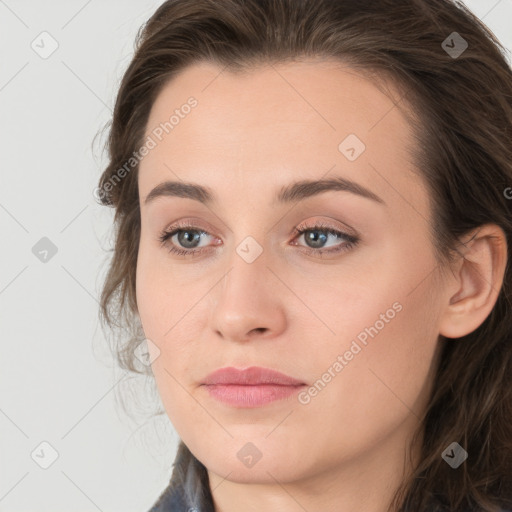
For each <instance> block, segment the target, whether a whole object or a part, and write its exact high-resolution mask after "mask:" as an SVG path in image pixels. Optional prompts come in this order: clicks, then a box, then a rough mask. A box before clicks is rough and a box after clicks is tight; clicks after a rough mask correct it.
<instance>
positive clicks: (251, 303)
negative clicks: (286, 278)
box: [211, 234, 282, 340]
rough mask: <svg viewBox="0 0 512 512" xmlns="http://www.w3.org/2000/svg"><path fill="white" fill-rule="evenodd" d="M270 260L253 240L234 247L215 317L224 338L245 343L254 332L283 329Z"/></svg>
mask: <svg viewBox="0 0 512 512" xmlns="http://www.w3.org/2000/svg"><path fill="white" fill-rule="evenodd" d="M235 236H236V234H235ZM267 256H268V254H267V252H266V249H264V247H263V245H262V244H261V243H260V242H259V241H257V240H256V238H254V237H252V236H245V237H244V238H242V240H241V241H240V242H238V243H237V244H234V245H233V250H232V253H231V254H230V255H229V257H228V258H227V260H226V272H225V275H224V277H223V279H222V280H221V283H219V288H218V290H217V293H216V294H215V297H216V299H215V306H214V307H213V309H212V317H211V319H212V328H213V329H214V330H215V331H216V332H217V333H220V334H221V335H222V336H223V337H226V338H229V339H232V340H244V339H246V338H247V336H248V334H249V332H251V331H255V330H259V331H262V330H266V329H270V330H271V331H276V330H279V329H280V328H281V327H282V326H281V324H282V319H281V320H279V318H280V315H281V313H282V312H280V310H281V308H280V307H278V305H277V304H276V294H275V286H274V285H275V283H273V282H271V281H269V279H271V277H270V274H271V273H270V272H269V271H268V269H267V268H266V266H267V264H268V257H267Z"/></svg>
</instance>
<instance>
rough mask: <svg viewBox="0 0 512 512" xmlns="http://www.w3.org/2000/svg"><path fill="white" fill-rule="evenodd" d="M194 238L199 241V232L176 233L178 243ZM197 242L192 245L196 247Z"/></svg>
mask: <svg viewBox="0 0 512 512" xmlns="http://www.w3.org/2000/svg"><path fill="white" fill-rule="evenodd" d="M188 235H191V236H188ZM191 238H192V239H194V238H196V239H197V240H196V242H198V241H199V234H198V233H194V232H192V231H182V232H181V233H179V234H178V240H179V242H180V243H183V242H189V241H190V239H191ZM184 245H185V247H187V245H186V244H184ZM196 245H197V243H196V244H194V245H193V247H196Z"/></svg>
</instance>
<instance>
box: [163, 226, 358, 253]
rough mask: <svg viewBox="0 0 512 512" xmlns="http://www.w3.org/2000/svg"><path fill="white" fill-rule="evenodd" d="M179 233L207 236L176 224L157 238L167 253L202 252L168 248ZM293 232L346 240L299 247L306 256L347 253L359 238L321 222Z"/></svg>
mask: <svg viewBox="0 0 512 512" xmlns="http://www.w3.org/2000/svg"><path fill="white" fill-rule="evenodd" d="M180 231H192V232H194V233H199V234H200V235H208V234H209V233H208V232H206V231H204V230H202V229H199V228H196V227H195V226H192V225H191V224H188V223H186V222H185V223H183V224H179V223H178V224H176V225H174V226H172V228H170V229H169V230H164V231H162V232H161V233H160V235H159V237H158V240H159V242H160V244H161V245H162V246H164V247H166V248H167V250H168V251H169V252H171V253H173V254H177V255H179V256H194V255H195V254H197V253H198V252H201V251H202V249H179V248H177V247H176V246H174V245H170V246H168V245H167V244H166V242H167V241H168V240H169V239H170V238H172V237H173V236H174V235H176V234H177V233H179V232H180ZM293 231H294V234H295V235H296V236H295V238H297V237H299V236H301V235H302V234H303V233H306V232H308V231H319V232H321V233H324V234H329V235H334V236H338V237H342V238H345V240H346V242H345V243H344V244H343V245H341V246H338V247H337V248H335V249H313V248H312V247H304V246H300V247H302V250H303V251H304V252H306V253H307V254H316V255H318V254H319V255H322V254H337V253H342V252H345V251H349V250H350V249H353V248H354V247H355V246H356V245H357V244H358V243H359V238H358V237H357V236H354V235H349V234H348V233H344V232H343V231H338V230H336V229H333V228H332V227H331V226H329V225H327V224H323V223H322V222H319V223H317V224H315V225H313V226H304V225H300V226H298V227H296V228H294V230H293Z"/></svg>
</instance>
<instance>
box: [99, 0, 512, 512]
mask: <svg viewBox="0 0 512 512" xmlns="http://www.w3.org/2000/svg"><path fill="white" fill-rule="evenodd" d="M454 31H456V32H458V33H459V34H460V36H462V37H463V38H464V39H465V40H466V41H467V42H468V48H467V49H466V50H465V51H464V52H463V53H462V55H460V56H457V57H454V56H452V55H449V54H448V53H447V51H445V49H443V47H442V43H443V41H445V40H446V39H447V38H448V36H450V35H451V34H452V33H453V32H454ZM311 57H319V58H325V57H327V58H335V59H339V60H340V61H343V62H344V63H346V64H349V65H350V66H353V67H354V68H355V69H357V70H359V71H360V72H361V73H366V74H367V75H369V76H373V77H379V76H380V77H388V78H391V79H392V81H393V83H394V84H395V85H396V86H397V88H399V90H401V91H402V92H403V104H404V105H408V108H409V109H411V111H412V112H414V114H415V118H416V119H417V122H414V121H413V120H411V125H412V127H413V129H414V133H415V137H416V142H417V144H416V145H417V147H416V151H415V154H414V159H415V162H414V163H415V164H416V167H417V169H419V171H420V172H421V174H422V176H423V177H424V179H425V181H426V183H427V185H428V190H429V194H430V200H431V205H432V211H433V222H432V225H431V226H430V229H431V235H432V242H433V245H434V248H435V251H436V255H437V257H438V261H439V265H440V267H441V268H444V265H445V264H447V263H449V262H450V261H452V259H453V257H454V255H455V254H457V253H458V251H457V244H458V241H459V238H460V237H461V236H462V235H465V234H467V233H468V232H470V231H471V230H473V229H475V228H478V227H479V226H482V225H484V224H486V223H494V224H497V225H498V226H500V227H501V228H502V229H503V231H504V232H505V234H506V238H507V246H508V247H509V248H510V247H511V235H512V215H511V205H512V199H511V197H512V189H510V188H509V187H511V186H512V71H511V68H510V65H509V63H508V61H507V55H506V50H505V49H504V47H503V46H502V45H501V44H500V42H499V41H498V40H497V39H496V37H495V36H494V34H493V33H492V32H491V31H490V30H489V29H488V28H487V27H486V26H485V25H484V24H483V23H482V22H481V21H480V20H479V19H478V18H476V17H475V16H474V15H473V14H472V13H471V12H470V11H469V10H468V9H467V8H466V7H465V6H464V5H463V4H462V3H458V2H455V1H450V0H371V1H370V0H169V1H166V2H165V3H163V4H162V5H161V6H160V7H159V8H158V9H157V10H156V12H155V13H154V14H153V16H152V17H151V18H150V19H149V20H148V21H147V23H145V25H143V26H142V27H141V30H140V31H139V33H138V34H137V40H136V48H135V55H134V57H133V59H132V61H131V63H130V64H129V66H128V68H127V70H126V72H125V73H124V76H123V78H122V81H121V84H120V88H119V92H118V95H117V99H116V103H115V108H114V112H113V118H112V122H111V125H110V131H109V136H108V141H107V145H106V147H107V150H108V155H109V163H108V166H107V167H106V169H105V170H104V172H103V174H102V176H101V178H100V180H99V184H98V189H97V194H96V195H97V196H98V197H99V198H100V200H101V204H103V205H108V206H111V207H113V208H115V218H114V226H115V246H114V249H113V255H112V259H111V262H110V266H109V268H108V273H107V276H106V279H105V282H104V287H103V289H102V294H101V308H100V318H101V321H102V324H103V326H104V327H107V328H108V329H107V330H108V331H109V332H110V333H112V332H114V331H115V332H118V333H120V334H118V337H117V339H116V344H115V347H114V352H115V354H116V356H117V360H118V362H119V364H120V365H121V367H123V368H124V369H127V370H130V371H133V372H139V373H143V372H144V371H146V373H148V372H147V369H146V370H144V369H141V368H139V367H137V364H136V362H135V361H134V357H133V350H134V347H135V345H136V343H138V342H140V340H141V339H143V337H144V336H143V333H142V330H141V325H140V322H139V319H138V313H137V304H136V295H135V274H136V265H137V252H138V246H139V238H140V209H139V198H138V184H137V174H138V164H137V163H134V162H133V161H131V162H132V164H133V166H132V168H129V169H128V170H127V168H126V163H127V162H129V161H130V159H131V158H132V156H133V154H134V152H136V151H137V150H138V148H140V147H141V146H142V143H143V137H144V133H145V128H146V124H147V120H148V116H149V112H150V109H151V107H152V105H153V102H154V101H155V99H156V97H157V95H158V94H159V92H160V91H161V90H162V88H163V87H164V85H165V84H167V83H168V82H169V80H171V79H172V78H173V77H174V76H176V74H177V73H179V72H180V71H182V70H183V69H184V68H185V67H186V66H188V65H190V64H193V63H197V62H199V61H209V62H212V63H216V64H218V65H220V66H222V68H223V69H227V70H229V71H236V70H244V69H249V70H250V69H251V67H253V66H255V65H257V64H260V63H261V64H272V63H279V62H285V61H293V60H300V59H301V58H311ZM405 97H406V99H404V98H405ZM397 107H398V108H401V106H400V105H399V104H397ZM123 166H125V167H124V169H125V171H126V172H124V173H121V172H120V169H121V168H123ZM507 191H508V192H507ZM510 258H511V252H510V251H508V260H507V268H506V272H505V277H504V283H503V286H502V288H501V290H500V293H499V296H498V298H497V302H496V304H495V306H494V308H493V310H492V311H491V313H490V314H489V316H488V317H487V318H486V320H485V321H484V322H483V323H482V324H481V325H480V326H479V327H478V328H477V329H476V330H475V331H473V332H472V333H470V334H468V335H467V336H464V337H462V338H458V339H454V340H450V341H449V342H447V343H445V344H444V347H443V352H442V354H441V358H440V363H439V366H438V368H437V372H436V376H435V382H434V388H433V391H432V395H431V398H430V402H429V404H428V407H427V409H426V411H425V414H424V416H423V418H422V422H421V425H420V426H419V428H418V434H417V435H420V432H421V431H423V432H424V438H423V440H422V457H421V461H420V463H419V465H418V466H417V467H416V468H415V470H414V473H413V474H412V475H411V477H410V478H409V479H407V481H404V482H403V485H402V486H401V488H400V489H399V490H398V491H397V493H396V495H395V498H394V500H393V503H392V505H391V506H392V507H394V508H393V510H400V511H405V510H407V511H414V512H423V511H426V510H432V508H429V507H434V508H433V509H434V510H449V511H460V512H468V510H483V511H486V512H487V511H488V512H492V511H496V510H498V508H499V507H504V508H511V509H512V311H511V302H510V294H511V289H512V287H511V285H512V274H511V266H510ZM442 338H443V337H442V336H440V340H441V339H442ZM454 440H457V441H458V442H459V443H460V444H461V445H463V446H464V448H465V449H466V451H467V452H468V453H469V459H468V462H466V463H464V464H463V465H462V466H460V467H459V468H458V469H457V470H454V469H452V468H450V467H449V465H448V464H446V463H445V462H444V461H443V460H442V458H441V453H442V452H443V450H444V449H445V448H446V447H447V446H448V445H449V444H451V443H452V442H453V441H454ZM179 454H180V457H179V461H182V462H179V463H177V465H175V470H174V473H173V478H176V479H179V478H180V475H181V477H183V475H184V471H185V467H184V462H183V461H186V460H190V459H191V458H192V459H193V456H192V455H191V453H190V452H189V451H188V449H187V448H186V446H184V445H183V443H181V444H180V447H179ZM177 459H178V458H177ZM197 471H198V474H197V476H198V481H199V480H200V481H202V482H203V484H205V483H206V482H207V479H205V468H204V467H203V466H202V465H200V467H199V469H198V470H197ZM390 510H391V508H390Z"/></svg>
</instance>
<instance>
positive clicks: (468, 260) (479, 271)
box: [439, 224, 507, 338]
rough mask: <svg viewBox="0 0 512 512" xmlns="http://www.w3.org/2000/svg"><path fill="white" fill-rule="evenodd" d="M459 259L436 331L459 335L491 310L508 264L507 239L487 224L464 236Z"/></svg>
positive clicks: (475, 325)
mask: <svg viewBox="0 0 512 512" xmlns="http://www.w3.org/2000/svg"><path fill="white" fill-rule="evenodd" d="M460 253H461V260H460V261H459V264H458V271H457V272H456V273H455V275H454V278H455V279H454V281H453V285H450V286H448V287H447V294H448V298H447V303H446V308H445V311H444V313H443V315H442V317H441V321H440V325H439V333H440V334H441V335H443V336H444V337H446V338H460V337H462V336H465V335H467V334H469V333H471V332H473V331H474V330H475V329H477V328H478V327H479V326H480V325H481V324H482V323H483V322H484V321H485V319H486V318H487V317H488V316H489V314H490V313H491V311H492V309H493V307H494V305H495V304H496V301H497V299H498V295H499V293H500V290H501V287H502V284H503V279H504V275H505V269H506V266H507V239H506V236H505V233H504V231H503V230H502V229H501V228H500V227H499V226H497V225H495V224H486V225H484V226H480V227H479V228H477V229H476V230H474V231H473V232H472V233H471V234H470V235H469V236H467V237H464V240H463V241H462V245H461V250H460Z"/></svg>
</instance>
